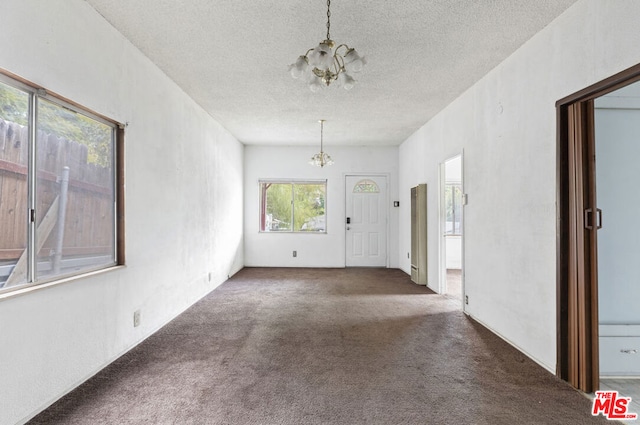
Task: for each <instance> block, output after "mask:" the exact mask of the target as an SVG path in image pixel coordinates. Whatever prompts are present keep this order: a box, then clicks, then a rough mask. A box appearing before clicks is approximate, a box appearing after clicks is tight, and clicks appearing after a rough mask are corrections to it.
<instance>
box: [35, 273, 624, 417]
mask: <svg viewBox="0 0 640 425" xmlns="http://www.w3.org/2000/svg"><path fill="white" fill-rule="evenodd" d="M590 412H591V402H590V401H589V400H588V399H587V398H586V397H584V396H583V395H582V394H580V393H579V392H577V391H575V390H574V389H572V388H571V387H570V386H569V385H568V384H566V383H565V382H563V381H561V380H560V379H558V378H556V377H555V376H554V375H552V374H551V373H549V372H548V371H546V370H544V369H542V368H541V367H540V366H538V365H537V364H535V363H534V362H532V361H531V360H530V359H529V358H527V357H526V356H524V355H523V354H522V353H520V352H519V351H517V350H515V349H514V348H513V347H511V346H510V345H508V344H507V343H505V342H504V341H503V340H502V339H500V338H498V337H497V336H496V335H494V334H493V333H491V332H489V331H488V330H486V329H485V328H484V327H483V326H481V325H479V324H478V323H476V322H474V321H473V320H471V319H469V318H468V317H467V316H465V315H464V314H463V313H462V312H461V311H460V303H459V302H457V301H456V300H453V299H451V298H450V297H446V296H440V295H437V294H434V293H433V292H431V291H430V290H428V289H427V288H425V287H421V286H417V285H415V284H413V283H412V282H411V281H410V279H409V277H408V276H407V275H406V274H405V273H403V272H402V271H400V270H394V269H284V268H245V269H243V270H241V271H240V272H239V273H238V274H236V275H235V276H234V277H232V278H231V279H230V280H228V281H227V282H225V283H224V284H223V285H221V286H220V287H219V288H217V289H216V290H214V291H213V292H211V293H210V294H209V295H208V296H206V297H205V298H203V299H202V300H200V301H199V302H198V303H196V304H195V305H194V306H192V307H191V308H190V309H188V310H187V311H186V312H185V313H183V314H182V315H180V316H179V317H177V318H176V319H175V320H173V321H172V322H170V323H169V324H168V325H166V326H165V327H163V328H162V329H161V330H159V331H158V332H157V333H156V334H154V335H152V336H151V337H149V338H148V339H147V340H145V341H144V342H142V343H141V344H140V345H138V346H137V347H135V348H134V349H132V350H131V351H129V352H128V353H127V354H125V355H123V356H122V357H120V358H119V359H118V360H116V361H115V362H114V363H112V364H111V365H109V366H108V367H107V368H105V369H104V370H102V371H101V372H99V373H98V374H97V375H96V376H94V377H93V378H91V379H90V380H88V381H87V382H85V383H84V384H83V385H81V386H80V387H78V388H77V389H75V390H74V391H72V392H71V393H69V394H68V395H67V396H65V397H63V398H62V399H60V400H59V401H57V402H56V403H55V404H53V405H52V406H50V407H49V408H48V409H47V410H45V411H43V412H42V413H41V414H39V415H38V416H36V417H35V418H34V419H33V420H32V421H31V422H30V423H32V424H92V425H94V424H283V425H284V424H348V425H351V424H456V425H460V424H491V425H496V424H510V425H511V424H562V425H568V424H580V425H584V424H590V423H594V424H595V423H611V422H609V421H607V420H606V419H605V418H603V417H601V416H598V417H593V416H591V413H590Z"/></svg>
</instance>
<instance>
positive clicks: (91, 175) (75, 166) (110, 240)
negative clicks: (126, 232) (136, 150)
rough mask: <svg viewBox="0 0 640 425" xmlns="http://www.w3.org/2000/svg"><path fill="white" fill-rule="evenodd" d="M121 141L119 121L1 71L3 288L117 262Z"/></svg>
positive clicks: (0, 261)
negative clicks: (118, 147) (118, 151)
mask: <svg viewBox="0 0 640 425" xmlns="http://www.w3.org/2000/svg"><path fill="white" fill-rule="evenodd" d="M34 117H37V118H36V119H34ZM31 123H35V128H34V129H30V127H29V126H30V125H31ZM115 146H116V127H115V125H114V124H112V123H110V122H109V121H106V120H103V119H101V118H99V117H95V116H94V115H93V114H91V113H89V112H85V111H84V110H83V109H81V108H79V107H76V106H71V105H68V104H67V103H65V102H63V101H61V100H58V99H57V98H54V97H53V96H52V97H48V96H46V95H41V94H40V92H39V91H37V90H36V89H34V88H32V87H30V86H28V85H27V84H24V83H21V82H18V81H15V80H13V79H11V78H10V77H7V76H4V75H0V292H2V293H4V292H8V291H11V290H13V289H15V288H16V287H20V286H23V285H27V284H36V283H40V282H46V281H51V280H53V279H55V278H59V277H63V276H70V275H77V274H81V273H86V272H88V271H92V270H97V269H101V268H105V267H109V266H112V265H115V264H116V263H117V252H116V239H117V235H118V229H117V227H116V209H117V208H119V205H117V204H116V179H115V175H116V171H117V167H116V164H115V157H116V155H115Z"/></svg>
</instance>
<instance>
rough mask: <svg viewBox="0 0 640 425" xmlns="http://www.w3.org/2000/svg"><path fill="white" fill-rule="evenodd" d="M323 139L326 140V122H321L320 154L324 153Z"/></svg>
mask: <svg viewBox="0 0 640 425" xmlns="http://www.w3.org/2000/svg"><path fill="white" fill-rule="evenodd" d="M323 139H324V120H320V153H322V147H323V146H322V145H323Z"/></svg>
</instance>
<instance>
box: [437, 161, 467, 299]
mask: <svg viewBox="0 0 640 425" xmlns="http://www.w3.org/2000/svg"><path fill="white" fill-rule="evenodd" d="M462 183H463V182H462V154H460V155H456V156H454V157H452V158H449V159H448V160H446V161H444V162H442V163H441V164H440V214H439V215H440V293H441V294H446V295H448V296H450V297H452V298H455V299H457V300H460V303H461V305H462V299H463V294H464V279H463V276H464V273H463V228H464V226H463V208H462V206H463V199H464V195H463V193H464V191H463V185H462Z"/></svg>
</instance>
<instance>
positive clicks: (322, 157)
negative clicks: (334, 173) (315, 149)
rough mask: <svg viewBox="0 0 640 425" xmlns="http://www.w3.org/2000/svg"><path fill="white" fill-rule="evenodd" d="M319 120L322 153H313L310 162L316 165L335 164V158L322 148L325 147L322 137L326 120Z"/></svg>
mask: <svg viewBox="0 0 640 425" xmlns="http://www.w3.org/2000/svg"><path fill="white" fill-rule="evenodd" d="M318 122H319V123H320V153H317V154H315V155H313V156H312V157H311V161H309V164H311V165H316V166H318V167H324V166H325V165H331V164H333V159H331V157H330V156H329V155H328V154H326V153H325V152H324V151H323V150H322V148H323V141H322V138H323V133H324V122H325V120H319V121H318Z"/></svg>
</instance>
